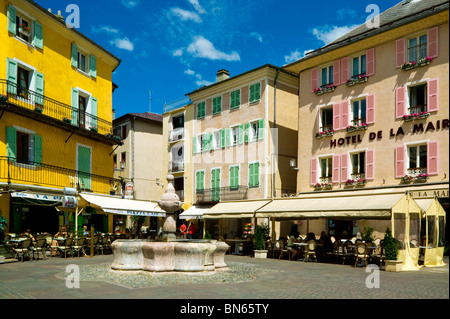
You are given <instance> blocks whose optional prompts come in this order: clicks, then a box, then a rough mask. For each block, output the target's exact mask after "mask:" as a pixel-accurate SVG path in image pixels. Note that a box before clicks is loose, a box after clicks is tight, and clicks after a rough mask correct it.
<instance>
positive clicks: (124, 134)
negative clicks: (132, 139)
mask: <svg viewBox="0 0 450 319" xmlns="http://www.w3.org/2000/svg"><path fill="white" fill-rule="evenodd" d="M120 129H121V138H122V140H124V139H126V138H127V125H122V126H121V127H120Z"/></svg>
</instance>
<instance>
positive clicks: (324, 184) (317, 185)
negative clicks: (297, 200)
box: [314, 183, 333, 190]
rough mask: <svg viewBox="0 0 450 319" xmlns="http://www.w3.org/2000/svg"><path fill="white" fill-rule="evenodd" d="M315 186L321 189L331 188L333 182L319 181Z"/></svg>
mask: <svg viewBox="0 0 450 319" xmlns="http://www.w3.org/2000/svg"><path fill="white" fill-rule="evenodd" d="M314 188H315V189H317V190H319V189H331V188H333V183H317V184H315V185H314Z"/></svg>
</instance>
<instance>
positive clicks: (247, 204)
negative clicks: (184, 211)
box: [203, 200, 271, 218]
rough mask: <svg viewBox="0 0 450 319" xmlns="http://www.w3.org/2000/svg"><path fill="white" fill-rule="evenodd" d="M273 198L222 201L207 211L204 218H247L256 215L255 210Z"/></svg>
mask: <svg viewBox="0 0 450 319" xmlns="http://www.w3.org/2000/svg"><path fill="white" fill-rule="evenodd" d="M270 202H271V200H254V201H252V200H242V201H233V202H221V203H219V204H217V205H215V206H213V207H212V208H211V209H209V210H208V211H207V212H205V213H204V215H203V216H204V218H247V217H254V215H255V211H256V210H258V209H259V208H261V207H263V206H264V205H267V204H268V203H270Z"/></svg>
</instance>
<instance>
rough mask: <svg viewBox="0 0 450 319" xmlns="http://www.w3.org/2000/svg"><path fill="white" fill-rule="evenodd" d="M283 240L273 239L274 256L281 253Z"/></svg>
mask: <svg viewBox="0 0 450 319" xmlns="http://www.w3.org/2000/svg"><path fill="white" fill-rule="evenodd" d="M281 242H282V241H281V240H274V241H272V250H271V252H272V257H275V256H276V255H277V254H281V247H282V245H283V244H281Z"/></svg>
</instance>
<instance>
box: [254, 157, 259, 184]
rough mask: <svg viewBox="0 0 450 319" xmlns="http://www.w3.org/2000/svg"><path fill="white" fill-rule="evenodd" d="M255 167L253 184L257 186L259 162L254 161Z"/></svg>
mask: <svg viewBox="0 0 450 319" xmlns="http://www.w3.org/2000/svg"><path fill="white" fill-rule="evenodd" d="M254 165H255V168H254V182H255V184H254V186H259V163H255V164H254Z"/></svg>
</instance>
